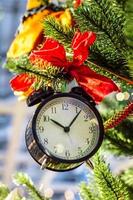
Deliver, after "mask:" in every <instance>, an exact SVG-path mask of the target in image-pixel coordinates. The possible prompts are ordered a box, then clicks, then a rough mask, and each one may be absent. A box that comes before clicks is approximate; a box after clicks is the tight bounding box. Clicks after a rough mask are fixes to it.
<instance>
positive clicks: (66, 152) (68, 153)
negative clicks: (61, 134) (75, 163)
mask: <svg viewBox="0 0 133 200" xmlns="http://www.w3.org/2000/svg"><path fill="white" fill-rule="evenodd" d="M65 155H66V157H67V158H69V157H70V152H69V151H68V150H66V151H65Z"/></svg>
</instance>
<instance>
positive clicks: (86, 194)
mask: <svg viewBox="0 0 133 200" xmlns="http://www.w3.org/2000/svg"><path fill="white" fill-rule="evenodd" d="M80 195H81V197H82V199H83V200H100V199H99V198H98V197H97V196H95V193H93V192H92V191H91V189H90V186H87V185H86V184H85V183H82V184H81V186H80Z"/></svg>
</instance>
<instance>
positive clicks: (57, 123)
mask: <svg viewBox="0 0 133 200" xmlns="http://www.w3.org/2000/svg"><path fill="white" fill-rule="evenodd" d="M50 120H51V121H52V122H54V123H55V124H56V125H58V126H60V127H62V128H63V129H64V128H65V127H64V126H63V125H62V124H60V123H59V122H57V121H55V120H53V119H50Z"/></svg>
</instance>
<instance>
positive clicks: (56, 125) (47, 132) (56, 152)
mask: <svg viewBox="0 0 133 200" xmlns="http://www.w3.org/2000/svg"><path fill="white" fill-rule="evenodd" d="M35 129H36V130H35V132H36V136H37V140H38V142H39V144H40V145H41V147H42V148H43V150H44V151H45V153H48V154H50V155H51V156H53V157H55V158H58V159H61V160H64V161H65V160H66V161H76V160H82V159H83V158H85V157H87V156H88V155H90V154H91V153H92V152H93V150H94V149H95V148H96V146H97V144H98V142H99V137H100V128H99V121H98V118H97V116H96V115H95V113H94V111H93V110H92V109H91V108H89V106H88V105H87V104H85V103H83V102H82V101H80V100H78V99H76V98H73V97H67V96H66V97H58V98H53V99H52V100H50V101H49V102H47V103H46V104H45V105H44V106H42V107H41V109H40V111H39V112H38V114H37V116H36V125H35Z"/></svg>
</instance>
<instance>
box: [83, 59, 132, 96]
mask: <svg viewBox="0 0 133 200" xmlns="http://www.w3.org/2000/svg"><path fill="white" fill-rule="evenodd" d="M87 64H88V66H89V67H90V68H91V69H92V70H94V71H95V72H97V73H98V74H101V75H103V76H106V77H108V78H110V79H111V80H113V81H114V82H116V83H117V84H118V85H119V86H120V88H121V89H122V91H123V92H124V91H128V90H130V89H132V88H133V86H132V85H131V84H130V80H128V79H127V80H126V79H124V78H123V77H120V76H119V75H116V74H114V73H113V72H111V71H109V70H107V69H106V68H103V67H101V66H98V65H96V64H95V63H93V62H91V61H89V60H88V61H87Z"/></svg>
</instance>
